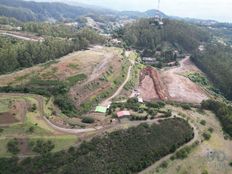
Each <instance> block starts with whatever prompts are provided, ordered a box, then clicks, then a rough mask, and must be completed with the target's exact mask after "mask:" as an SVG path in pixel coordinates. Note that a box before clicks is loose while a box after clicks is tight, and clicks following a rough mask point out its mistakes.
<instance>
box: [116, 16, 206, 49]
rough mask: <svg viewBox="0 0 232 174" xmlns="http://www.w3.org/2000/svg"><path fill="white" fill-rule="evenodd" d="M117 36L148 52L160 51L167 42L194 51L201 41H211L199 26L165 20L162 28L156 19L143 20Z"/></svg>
mask: <svg viewBox="0 0 232 174" xmlns="http://www.w3.org/2000/svg"><path fill="white" fill-rule="evenodd" d="M116 36H117V37H121V38H122V39H123V40H124V41H125V42H126V45H127V46H132V47H134V48H137V49H139V50H145V51H147V52H155V51H159V50H160V49H161V48H160V46H161V45H162V44H163V43H165V42H167V43H169V44H171V45H173V46H174V47H177V48H183V49H184V50H186V51H193V50H194V49H196V48H197V47H198V45H199V43H200V42H201V41H207V40H208V39H209V35H208V34H207V32H205V31H204V30H202V29H200V28H198V27H197V26H195V25H190V24H187V23H184V22H181V21H176V20H169V19H165V20H164V25H162V26H160V25H159V24H158V23H157V22H156V21H154V19H141V20H139V21H137V22H135V23H132V24H129V25H126V26H125V27H124V28H122V29H120V30H118V31H117V32H116Z"/></svg>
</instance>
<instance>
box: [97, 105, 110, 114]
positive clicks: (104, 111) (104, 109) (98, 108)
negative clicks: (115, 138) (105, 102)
mask: <svg viewBox="0 0 232 174" xmlns="http://www.w3.org/2000/svg"><path fill="white" fill-rule="evenodd" d="M106 111H107V107H103V106H97V107H96V109H95V112H99V113H106Z"/></svg>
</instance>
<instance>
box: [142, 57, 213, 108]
mask: <svg viewBox="0 0 232 174" xmlns="http://www.w3.org/2000/svg"><path fill="white" fill-rule="evenodd" d="M189 72H200V70H199V69H198V68H197V67H196V66H195V65H194V64H193V63H192V62H191V60H190V59H189V57H186V58H185V59H183V60H181V61H180V66H178V67H173V68H169V69H166V70H161V71H158V70H157V69H155V68H153V67H146V68H144V69H143V70H142V71H141V74H140V86H139V92H140V94H141V97H143V99H144V100H145V101H151V100H155V99H158V100H171V101H177V102H184V103H195V104H199V103H201V101H202V100H206V99H208V98H209V97H208V94H207V93H206V92H205V91H204V90H203V89H202V88H201V87H200V86H199V85H197V84H195V83H194V82H192V81H191V80H190V79H188V78H187V77H185V76H184V74H186V73H189Z"/></svg>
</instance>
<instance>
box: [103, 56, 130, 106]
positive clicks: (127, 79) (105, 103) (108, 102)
mask: <svg viewBox="0 0 232 174" xmlns="http://www.w3.org/2000/svg"><path fill="white" fill-rule="evenodd" d="M130 62H131V65H130V67H129V68H128V72H127V77H126V79H125V81H124V82H123V83H122V84H121V86H120V87H119V88H118V89H117V91H116V92H115V93H114V94H113V95H112V96H111V97H109V98H107V99H106V100H104V101H103V102H102V103H101V104H100V105H101V106H105V107H107V106H109V105H110V103H111V100H112V99H114V98H115V97H116V96H118V95H119V94H120V93H121V91H122V90H123V88H124V86H125V85H126V84H127V82H128V81H129V80H130V76H131V69H132V67H133V64H134V62H132V61H130Z"/></svg>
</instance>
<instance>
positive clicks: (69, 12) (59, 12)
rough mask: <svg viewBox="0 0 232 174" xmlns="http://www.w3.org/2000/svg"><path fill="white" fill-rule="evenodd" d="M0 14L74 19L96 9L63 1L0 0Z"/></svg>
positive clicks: (23, 19) (27, 18)
mask: <svg viewBox="0 0 232 174" xmlns="http://www.w3.org/2000/svg"><path fill="white" fill-rule="evenodd" d="M0 5H1V6H0V9H1V10H0V15H1V16H7V17H14V18H16V19H18V20H21V21H29V20H30V21H32V20H39V21H43V20H47V19H49V18H51V19H55V20H63V19H75V18H77V17H78V16H81V15H86V14H90V13H97V11H95V10H93V9H89V8H83V7H77V6H70V5H67V4H63V3H48V2H44V3H37V2H29V1H21V0H11V1H8V0H1V2H0Z"/></svg>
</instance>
